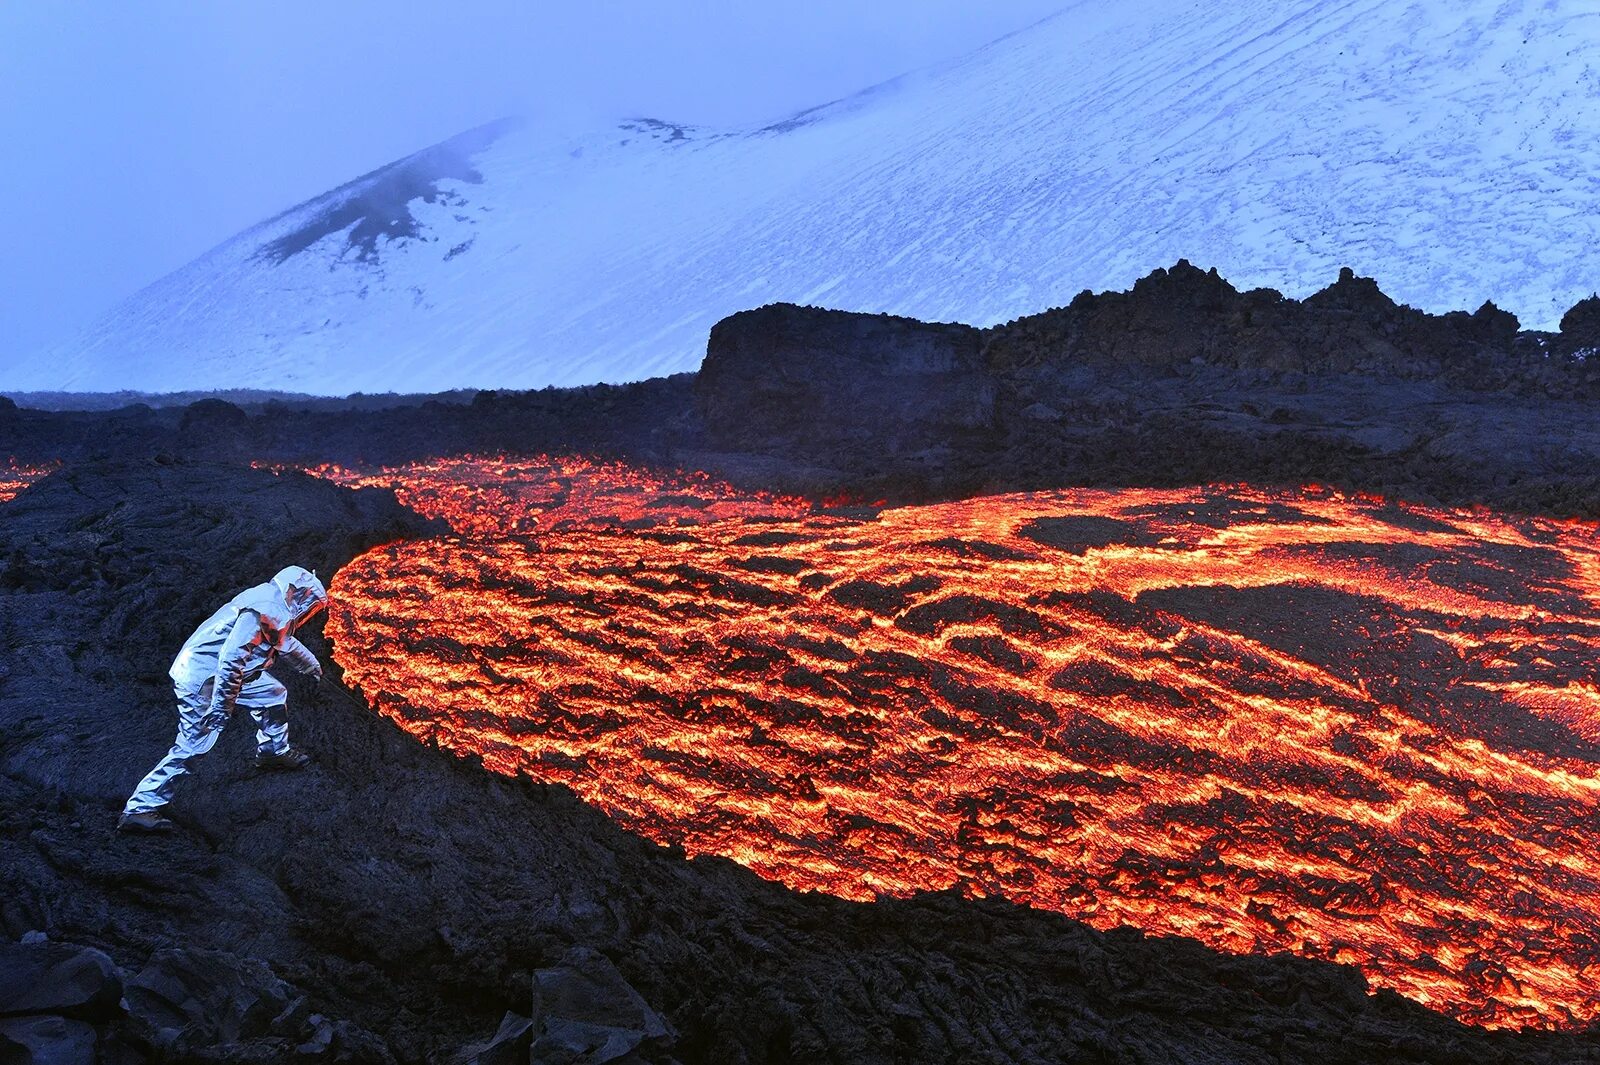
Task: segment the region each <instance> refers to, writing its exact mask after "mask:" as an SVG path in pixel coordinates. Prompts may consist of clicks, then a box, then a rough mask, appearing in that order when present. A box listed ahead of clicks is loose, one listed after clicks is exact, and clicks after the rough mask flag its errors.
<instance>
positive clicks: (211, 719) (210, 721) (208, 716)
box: [200, 710, 228, 735]
mask: <svg viewBox="0 0 1600 1065" xmlns="http://www.w3.org/2000/svg"><path fill="white" fill-rule="evenodd" d="M227 723H228V712H227V711H226V710H207V711H206V712H205V713H204V714H202V715H201V717H200V733H201V735H206V734H208V733H212V732H215V731H216V730H217V729H219V728H221V727H222V726H223V725H226V724H227Z"/></svg>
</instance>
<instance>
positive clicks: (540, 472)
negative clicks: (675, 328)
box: [314, 458, 1600, 1028]
mask: <svg viewBox="0 0 1600 1065" xmlns="http://www.w3.org/2000/svg"><path fill="white" fill-rule="evenodd" d="M314 472H317V473H319V474H320V475H322V476H325V477H329V478H331V479H334V480H336V481H339V482H340V483H344V484H349V485H356V486H360V485H372V484H376V485H385V486H389V487H393V488H395V489H396V490H397V492H398V493H399V495H400V496H401V498H402V499H403V500H404V501H406V502H407V503H409V505H411V506H412V507H414V508H416V509H418V510H420V511H422V512H424V513H426V514H428V515H430V516H438V517H443V518H445V519H447V520H448V521H449V522H450V524H451V525H452V527H453V528H454V529H455V530H456V535H454V536H451V537H446V538H440V539H434V540H426V541H419V542H402V543H395V544H390V545H387V546H384V547H380V548H376V549H374V550H372V551H369V552H368V553H367V554H365V555H363V556H361V557H360V558H358V559H357V560H356V561H355V562H353V563H352V564H350V565H348V566H347V567H345V568H344V569H343V570H341V571H340V573H339V575H338V577H337V578H336V580H335V584H334V589H333V591H334V594H335V601H336V607H335V609H334V611H333V612H332V614H331V617H330V621H329V631H330V634H331V635H332V636H333V638H334V641H335V646H336V649H337V652H336V653H337V658H338V661H339V662H340V664H341V666H342V667H343V668H344V671H345V676H346V679H347V681H349V682H351V683H353V684H354V685H356V686H357V687H359V688H360V690H361V691H362V692H363V693H364V694H365V695H366V696H367V697H368V699H369V700H370V701H371V702H372V704H373V705H374V706H375V707H377V708H378V709H379V710H380V711H381V712H382V713H384V714H386V715H388V716H389V717H391V718H392V719H394V720H395V721H397V722H398V723H399V724H400V725H401V726H402V727H403V728H405V729H406V730H408V731H409V732H411V733H413V734H414V735H416V736H418V737H419V738H421V739H424V740H429V741H434V742H437V743H438V744H440V745H441V746H444V747H447V748H449V749H452V750H455V751H457V752H460V753H463V754H467V753H470V754H474V755H477V756H481V758H482V760H483V762H484V764H485V765H486V766H488V767H489V768H491V769H493V770H496V771H499V772H502V773H506V774H513V775H514V774H527V775H529V776H530V777H533V778H535V779H539V780H543V781H552V782H559V783H562V784H565V785H567V786H569V787H571V788H572V789H573V790H574V791H576V792H577V793H578V794H579V795H581V796H582V797H583V798H585V799H586V800H588V801H589V802H591V803H593V804H595V805H596V806H598V807H600V808H602V809H604V810H605V811H606V812H607V813H608V814H610V815H611V816H612V817H613V818H615V819H616V820H617V821H618V822H619V823H621V824H622V825H624V826H625V827H627V828H629V829H631V830H633V831H635V832H638V833H640V834H642V835H645V836H647V837H650V838H652V839H655V840H657V841H659V842H662V843H667V844H678V845H681V846H682V847H683V848H684V849H685V850H686V851H687V852H689V853H706V852H710V853H715V854H719V855H723V856H726V857H730V858H733V859H735V860H737V861H739V862H740V863H742V864H744V865H746V866H748V867H749V868H751V869H753V870H755V871H756V872H758V873H759V874H761V875H762V876H765V877H768V878H771V879H774V880H778V881H781V882H783V883H785V884H787V885H789V886H791V887H794V888H797V889H802V890H817V891H822V892H827V893H831V894H833V895H837V896H842V897H845V898H850V899H872V898H875V897H879V896H885V895H889V896H905V895H910V894H913V893H916V892H920V891H926V890H937V889H946V888H951V887H954V888H956V889H958V890H960V891H962V892H963V893H966V894H970V895H982V896H1004V897H1006V898H1008V899H1011V900H1013V901H1017V902H1022V903H1025V904H1028V905H1031V906H1035V907H1039V908H1044V909H1050V910H1055V911H1059V912H1062V913H1065V914H1068V915H1070V916H1072V917H1075V918H1078V919H1081V920H1084V921H1087V922H1089V923H1091V924H1093V925H1096V926H1098V927H1101V928H1109V927H1113V926H1118V925H1132V926H1135V927H1138V928H1140V929H1143V930H1145V931H1147V932H1150V933H1155V934H1179V935H1185V936H1191V937H1194V938H1196V939H1198V940H1200V941H1202V942H1204V943H1206V944H1208V945H1210V946H1212V947H1215V948H1218V949H1222V950H1226V951H1229V952H1234V953H1255V952H1271V951H1290V952H1293V953H1296V954H1300V955H1303V956H1307V957H1314V958H1321V959H1327V960H1334V961H1340V962H1346V963H1350V964H1353V965H1355V966H1357V967H1359V968H1360V969H1361V970H1362V971H1363V972H1365V973H1366V975H1367V976H1368V978H1369V979H1370V980H1371V981H1372V982H1373V983H1374V984H1376V985H1379V986H1385V987H1389V988H1392V989H1394V990H1397V991H1399V992H1401V993H1402V994H1405V995H1406V996H1408V997H1410V998H1412V999H1415V1000H1417V1001H1419V1002H1422V1003H1423V1004H1425V1005H1428V1006H1430V1007H1432V1008H1434V1009H1437V1010H1440V1011H1442V1012H1445V1013H1448V1014H1450V1015H1452V1016H1455V1017H1457V1018H1459V1019H1462V1020H1465V1021H1468V1022H1472V1023H1477V1024H1482V1025H1486V1026H1490V1027H1515V1026H1524V1025H1526V1026H1535V1027H1544V1028H1572V1027H1578V1026H1582V1025H1585V1024H1587V1023H1589V1022H1591V1021H1593V1020H1594V1019H1595V1018H1596V1017H1600V992H1597V991H1596V990H1595V988H1596V986H1597V984H1600V856H1597V855H1596V853H1595V851H1594V848H1593V846H1592V840H1593V838H1594V833H1595V830H1596V828H1597V827H1600V687H1597V685H1596V683H1595V681H1594V679H1593V672H1592V662H1593V660H1594V655H1595V651H1596V648H1597V647H1600V613H1597V607H1600V546H1597V543H1596V537H1595V527H1594V525H1593V524H1592V523H1583V522H1573V521H1558V520H1550V519H1535V518H1521V517H1502V516H1496V515H1494V514H1491V513H1488V512H1484V511H1465V510H1463V511H1445V510H1435V509H1428V508H1423V507H1417V506H1410V505H1401V504H1398V503H1394V502H1390V501H1386V500H1383V499H1379V498H1375V497H1361V496H1349V495H1344V494H1340V493H1337V492H1334V491H1330V490H1324V489H1318V488H1306V489H1302V490H1300V491H1296V492H1283V491H1266V490H1258V489H1253V488H1249V487H1243V486H1216V487H1210V488H1203V489H1182V490H1155V489H1125V490H1115V491H1099V490H1058V491H1048V492H1034V493H1019V494H1010V495H1000V496H991V497H984V498H975V499H969V500H964V501H960V502H949V503H939V504H931V505H924V506H915V507H902V508H895V509H878V508H874V507H862V506H854V507H852V506H844V505H839V506H827V505H820V504H818V505H813V504H811V503H807V502H805V501H803V500H799V499H794V498H784V497H774V496H762V495H756V494H749V493H742V492H739V491H737V490H735V489H733V488H731V487H728V486H726V485H721V484H718V483H716V482H714V481H712V480H710V479H708V478H705V477H699V476H684V475H677V474H654V473H650V472H647V471H643V470H638V469H631V468H627V467H623V466H617V465H609V466H608V465H602V464H598V463H592V462H588V461H585V460H581V459H536V460H529V461H509V460H488V459H481V460H475V459H470V458H469V459H458V460H452V461H444V462H432V463H428V464H423V465H416V466H412V467H406V468H397V469H387V470H382V471H375V472H359V471H352V470H348V469H341V468H337V467H323V468H320V469H319V470H317V471H314Z"/></svg>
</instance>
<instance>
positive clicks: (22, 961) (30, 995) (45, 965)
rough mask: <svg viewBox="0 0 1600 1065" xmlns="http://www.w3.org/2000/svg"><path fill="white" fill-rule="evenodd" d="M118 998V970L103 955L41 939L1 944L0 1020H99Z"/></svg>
mask: <svg viewBox="0 0 1600 1065" xmlns="http://www.w3.org/2000/svg"><path fill="white" fill-rule="evenodd" d="M121 998H122V980H121V978H120V977H119V976H118V975H117V967H116V965H115V963H113V962H112V960H111V958H110V957H109V956H107V955H106V954H105V953H104V952H102V951H98V950H92V949H88V948H85V947H75V946H71V945H69V944H65V943H51V942H48V941H44V940H35V941H32V942H26V943H0V1015H5V1016H11V1015H15V1014H23V1013H56V1014H60V1015H62V1016H66V1017H78V1018H83V1019H87V1020H104V1019H106V1018H109V1017H111V1016H113V1015H115V1013H116V1012H117V1002H118V1000H119V999H121Z"/></svg>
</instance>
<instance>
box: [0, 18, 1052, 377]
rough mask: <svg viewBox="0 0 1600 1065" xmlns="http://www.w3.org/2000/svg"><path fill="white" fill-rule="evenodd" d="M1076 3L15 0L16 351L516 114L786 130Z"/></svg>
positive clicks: (7, 332)
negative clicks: (781, 123) (430, 149)
mask: <svg viewBox="0 0 1600 1065" xmlns="http://www.w3.org/2000/svg"><path fill="white" fill-rule="evenodd" d="M1062 3H1064V0H987V2H984V3H976V2H973V0H880V2H878V3H869V4H863V3H861V2H860V0H694V2H687V0H680V2H677V3H673V2H668V0H632V2H623V0H571V2H568V3H564V4H558V3H551V2H549V0H536V2H523V3H518V2H513V0H452V2H451V3H449V4H434V3H429V4H422V3H415V2H411V3H406V2H397V0H384V2H375V0H359V2H340V0H319V2H316V3H310V2H300V0H271V2H266V0H229V2H227V3H218V4H212V3H201V2H198V0H196V2H193V3H184V4H179V3H162V2H159V0H151V2H141V3H135V4H121V3H118V4H112V3H81V4H71V5H68V4H61V3H55V2H52V0H0V141H3V143H4V144H5V153H4V158H5V164H4V165H3V166H0V358H7V357H9V358H16V357H18V356H19V355H22V354H25V353H27V352H29V351H31V350H33V349H34V348H35V347H37V346H39V345H41V344H44V343H47V342H49V341H52V340H54V339H57V338H58V337H60V336H62V335H63V334H66V333H70V332H71V330H73V329H74V328H76V327H78V326H80V325H83V324H86V323H87V322H88V321H89V320H92V319H93V318H94V317H95V316H96V315H98V314H99V313H100V312H101V311H104V310H106V309H108V308H109V307H110V306H111V305H113V304H115V303H116V302H117V301H118V300H120V299H122V298H123V297H125V296H127V295H129V294H130V293H132V292H134V291H136V290H137V289H139V288H141V287H142V286H144V285H145V284H147V283H149V282H151V281H153V280H155V279H156V278H157V277H159V276H161V275H162V274H164V273H166V272H167V271H169V270H172V269H175V268H177V267H179V266H181V265H183V264H184V263H185V262H187V261H189V260H190V259H192V258H194V257H195V256H196V255H198V254H200V253H201V252H203V251H205V250H206V249H207V248H209V247H211V246H212V245H214V244H217V243H219V242H221V241H222V240H224V239H225V238H227V237H229V236H231V235H232V234H233V233H235V232H237V231H238V230H240V229H243V228H245V227H246V226H249V225H251V224H253V223H255V222H258V221H261V220H262V219H264V218H266V217H267V216H269V215H271V214H274V213H276V212H277V211H279V210H281V209H283V208H285V207H288V206H290V205H292V204H294V203H297V202H299V201H301V200H304V199H307V198H309V197H311V196H314V195H316V194H318V193H320V192H323V191H325V190H327V189H329V188H331V187H333V186H334V185H337V184H340V183H342V182H343V181H346V180H348V179H349V178H351V177H354V176H356V175H357V174H360V173H364V172H366V171H368V170H371V169H373V168H374V167H377V166H380V165H382V164H384V163H387V162H389V161H390V160H392V159H395V158H397V157H399V156H402V155H406V154H408V153H410V152H412V151H415V150H416V149H418V148H421V147H423V146H425V145H428V144H431V143H433V142H435V141H439V140H442V139H444V138H445V137H448V136H451V135H452V134H455V133H458V132H460V131H461V130H463V129H466V128H469V127H471V126H475V125H478V124H480V123H482V122H484V121H486V120H488V119H492V118H497V117H500V116H502V115H507V114H523V115H533V116H540V115H555V116H558V117H562V118H571V119H595V120H599V119H603V118H612V117H617V116H621V115H635V114H643V115H650V116H655V117H663V118H672V119H677V120H680V121H688V122H698V123H705V124H713V125H714V124H718V123H741V122H752V121H759V120H765V119H770V118H776V117H779V116H781V115H784V114H787V113H789V112H791V111H795V110H799V109H801V108H804V107H810V106H812V105H814V104H818V103H823V102H826V101H828V100H830V99H834V98H837V97H839V96H842V95H845V94H847V93H850V92H853V91H855V90H856V89H859V88H863V87H865V86H867V85H870V84H872V83H874V82H877V81H881V80H883V79H885V78H888V77H892V76H894V75H895V74H899V73H902V72H904V71H906V70H909V69H913V68H915V67H918V66H923V65H925V64H927V63H931V62H936V61H938V60H940V59H945V58H949V57H952V56H956V55H960V54H962V53H964V52H967V51H970V50H971V49H973V48H976V47H978V46H980V45H982V44H984V43H987V42H988V41H989V40H991V39H993V38H995V37H998V36H1000V35H1002V34H1005V33H1008V32H1010V31H1012V30H1015V29H1020V28H1021V27H1023V26H1025V25H1028V24H1029V23H1031V22H1034V21H1036V20H1038V19H1040V18H1042V17H1044V16H1045V15H1047V14H1049V13H1050V12H1051V11H1053V10H1055V9H1056V8H1058V7H1060V6H1061V5H1062Z"/></svg>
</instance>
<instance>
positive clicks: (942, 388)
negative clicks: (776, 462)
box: [696, 303, 995, 454]
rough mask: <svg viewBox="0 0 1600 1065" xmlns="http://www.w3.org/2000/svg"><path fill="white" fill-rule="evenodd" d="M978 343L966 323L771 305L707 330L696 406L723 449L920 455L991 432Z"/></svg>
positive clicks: (988, 385)
mask: <svg viewBox="0 0 1600 1065" xmlns="http://www.w3.org/2000/svg"><path fill="white" fill-rule="evenodd" d="M982 336H983V334H982V333H981V332H980V331H979V330H977V329H974V328H972V327H971V326H965V325H938V324H930V323H926V322H919V321H916V320H914V319H911V318H895V317H892V316H890V315H884V314H852V313H849V312H845V311H827V310H821V309H818V308H815V307H796V306H794V305H792V304H787V303H777V304H772V305H771V306H767V307H762V308H759V309H758V310H753V311H741V312H740V313H738V314H735V315H731V316H729V317H727V318H724V319H723V320H722V321H720V322H718V323H717V324H716V325H715V326H713V327H712V329H711V338H710V341H709V343H708V344H707V346H706V358H705V363H704V364H703V365H702V366H701V368H700V375H699V379H698V381H697V382H696V400H697V401H698V403H699V407H700V412H701V415H702V416H703V418H704V419H705V425H706V431H707V434H708V435H709V437H710V439H711V441H712V443H713V444H715V445H716V446H719V447H729V448H751V449H758V450H766V449H770V448H774V447H780V446H781V447H789V448H792V449H794V450H797V451H801V452H805V453H809V454H817V453H821V452H826V451H829V450H831V449H834V448H838V447H842V446H848V447H852V448H861V447H873V448H879V449H882V450H883V451H886V452H889V453H900V454H904V453H909V452H915V451H921V450H924V449H926V448H929V447H932V446H935V445H938V444H951V443H953V442H957V441H960V440H963V439H967V438H970V437H971V436H973V435H974V434H975V433H981V432H982V431H984V430H986V429H988V428H989V426H990V425H991V423H992V421H993V419H994V403H995V389H994V383H993V381H992V380H991V379H990V377H989V375H988V374H987V373H986V372H985V370H984V366H983V358H982V353H981V345H982Z"/></svg>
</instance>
